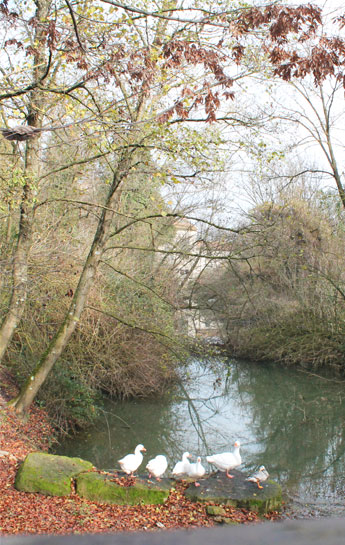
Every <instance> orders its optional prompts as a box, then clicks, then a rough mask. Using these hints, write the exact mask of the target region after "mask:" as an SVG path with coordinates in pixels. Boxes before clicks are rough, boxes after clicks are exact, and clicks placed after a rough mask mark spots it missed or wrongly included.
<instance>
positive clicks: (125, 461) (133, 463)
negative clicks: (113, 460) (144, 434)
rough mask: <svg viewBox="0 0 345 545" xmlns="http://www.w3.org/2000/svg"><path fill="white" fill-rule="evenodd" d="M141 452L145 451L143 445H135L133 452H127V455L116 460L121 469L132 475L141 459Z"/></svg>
mask: <svg viewBox="0 0 345 545" xmlns="http://www.w3.org/2000/svg"><path fill="white" fill-rule="evenodd" d="M142 452H146V448H145V447H144V445H137V446H136V447H135V451H134V454H127V456H124V457H123V458H121V460H118V462H119V464H120V466H121V469H122V471H124V472H125V473H127V475H132V474H133V473H134V471H135V470H136V469H138V467H139V466H140V464H141V462H142V461H143V455H142V454H141V453H142Z"/></svg>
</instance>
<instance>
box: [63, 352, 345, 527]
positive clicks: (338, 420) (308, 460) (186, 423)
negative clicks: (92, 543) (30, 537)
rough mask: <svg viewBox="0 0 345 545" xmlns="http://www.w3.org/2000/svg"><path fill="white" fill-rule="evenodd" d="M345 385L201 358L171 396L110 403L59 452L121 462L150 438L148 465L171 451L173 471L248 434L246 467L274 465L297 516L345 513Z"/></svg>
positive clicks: (107, 463) (106, 465) (101, 463)
mask: <svg viewBox="0 0 345 545" xmlns="http://www.w3.org/2000/svg"><path fill="white" fill-rule="evenodd" d="M344 386H345V382H344V381H342V380H341V379H336V378H332V377H319V376H316V375H314V374H312V373H309V372H305V371H303V370H299V371H298V370H296V369H289V368H282V367H281V366H279V365H273V364H252V363H246V362H238V361H234V360H228V361H225V362H224V361H222V360H221V359H216V358H214V359H212V360H208V361H207V360H205V361H200V360H199V361H198V360H194V361H192V362H191V363H190V365H189V367H188V369H187V371H186V372H185V375H184V376H183V379H182V381H181V386H180V387H177V388H175V387H174V388H173V389H172V390H171V392H169V393H168V394H167V395H165V397H164V398H163V399H160V400H159V401H153V400H149V401H148V400H141V401H123V402H111V401H107V402H106V404H105V406H104V412H103V413H102V417H101V419H100V420H99V421H98V422H97V425H96V426H95V427H94V428H93V429H91V430H88V431H87V432H82V433H79V434H77V435H76V436H74V437H73V438H69V439H66V440H65V441H64V442H63V443H61V444H60V445H59V446H58V447H57V448H56V449H55V451H54V452H55V453H56V454H64V455H67V456H78V457H81V458H84V459H86V460H90V461H91V462H93V463H94V464H95V465H96V466H97V467H98V468H99V469H113V468H116V467H118V464H117V462H116V461H117V460H118V459H119V458H121V457H122V456H124V455H125V454H127V453H129V452H132V451H133V450H134V447H135V446H136V445H137V444H138V443H143V444H144V445H145V447H146V449H147V454H146V456H145V458H144V463H143V465H142V466H141V468H140V470H139V472H141V473H143V472H145V470H144V467H145V465H146V463H147V461H148V460H149V459H150V458H152V457H154V456H156V455H157V454H165V455H166V456H167V457H168V460H169V468H168V473H169V470H170V471H171V469H172V467H173V465H174V464H175V462H177V461H178V460H179V459H180V458H181V454H182V453H183V452H184V451H186V450H188V451H189V452H191V453H192V454H193V455H194V457H196V456H198V455H200V456H201V457H202V463H203V464H204V465H205V467H207V463H206V461H205V458H204V457H205V455H206V454H211V453H216V452H222V451H224V450H232V449H233V443H234V441H235V440H239V441H240V442H241V455H242V460H243V463H242V466H241V468H240V469H242V471H244V472H248V473H249V472H251V471H252V470H253V469H256V468H257V467H258V466H260V465H262V464H263V465H265V466H266V468H267V469H268V471H269V473H270V476H271V478H273V479H275V480H277V481H278V482H279V483H280V484H281V485H282V487H283V490H284V494H285V497H286V507H285V512H286V513H288V514H289V516H294V517H320V516H325V515H327V516H328V515H335V516H337V515H345V388H344ZM207 469H209V470H211V468H210V467H207Z"/></svg>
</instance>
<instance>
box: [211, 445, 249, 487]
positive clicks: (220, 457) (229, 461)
mask: <svg viewBox="0 0 345 545" xmlns="http://www.w3.org/2000/svg"><path fill="white" fill-rule="evenodd" d="M240 446H241V444H240V442H239V441H236V442H235V443H234V447H235V448H234V451H233V452H222V453H221V454H213V456H206V460H207V461H208V463H209V464H213V465H214V466H216V468H217V469H219V470H220V471H225V472H226V476H227V477H229V479H232V478H233V475H230V474H229V470H230V469H234V468H235V467H238V466H240V465H241V463H242V459H241V455H240Z"/></svg>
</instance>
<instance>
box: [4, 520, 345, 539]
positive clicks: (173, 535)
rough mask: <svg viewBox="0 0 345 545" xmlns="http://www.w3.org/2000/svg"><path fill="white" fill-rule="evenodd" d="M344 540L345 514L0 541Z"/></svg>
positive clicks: (21, 537)
mask: <svg viewBox="0 0 345 545" xmlns="http://www.w3.org/2000/svg"><path fill="white" fill-rule="evenodd" d="M344 542H345V518H341V519H328V518H324V519H320V520H307V521H305V520H296V521H286V522H273V523H272V522H264V523H262V524H253V525H243V526H242V525H241V526H234V527H226V528H207V529H204V530H180V531H176V532H175V531H174V532H173V531H157V532H138V533H128V534H127V533H126V534H125V533H118V534H106V535H104V534H103V535H102V534H97V535H94V534H93V535H87V534H85V535H71V536H36V535H35V536H19V537H8V538H6V537H1V545H210V543H212V544H214V545H325V544H326V545H342V544H343V543H344Z"/></svg>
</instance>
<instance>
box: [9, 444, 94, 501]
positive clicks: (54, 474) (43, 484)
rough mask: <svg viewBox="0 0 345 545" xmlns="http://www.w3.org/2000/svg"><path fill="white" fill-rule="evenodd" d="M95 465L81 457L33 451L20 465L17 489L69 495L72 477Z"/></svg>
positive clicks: (50, 494)
mask: <svg viewBox="0 0 345 545" xmlns="http://www.w3.org/2000/svg"><path fill="white" fill-rule="evenodd" d="M92 467H93V465H92V464H91V462H87V461H86V460H81V459H80V458H68V457H67V456H56V455H53V454H47V453H45V452H31V453H30V454H28V455H27V457H26V458H25V460H24V462H23V463H22V465H21V466H20V468H19V470H18V472H17V475H16V480H15V487H16V489H17V490H21V491H23V492H40V493H41V494H45V495H46V496H68V495H69V494H70V493H71V479H73V478H75V477H76V476H77V475H78V474H79V473H81V472H82V471H88V470H90V469H91V468H92Z"/></svg>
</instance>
